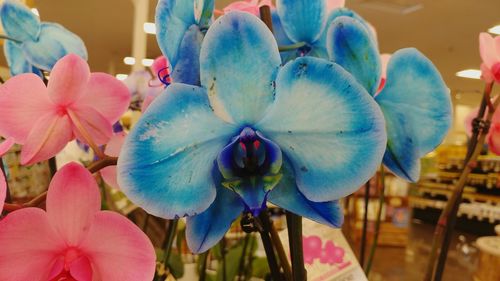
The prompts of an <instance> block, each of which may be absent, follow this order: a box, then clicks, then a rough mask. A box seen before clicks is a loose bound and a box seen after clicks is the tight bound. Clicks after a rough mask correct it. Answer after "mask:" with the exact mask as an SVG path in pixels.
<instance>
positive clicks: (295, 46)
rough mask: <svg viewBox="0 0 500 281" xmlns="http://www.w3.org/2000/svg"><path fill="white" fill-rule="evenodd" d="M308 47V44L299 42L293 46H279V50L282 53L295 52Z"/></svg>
mask: <svg viewBox="0 0 500 281" xmlns="http://www.w3.org/2000/svg"><path fill="white" fill-rule="evenodd" d="M305 45H306V42H297V43H295V44H292V45H284V46H278V50H279V51H280V52H286V51H293V50H296V49H299V48H302V47H304V46H305Z"/></svg>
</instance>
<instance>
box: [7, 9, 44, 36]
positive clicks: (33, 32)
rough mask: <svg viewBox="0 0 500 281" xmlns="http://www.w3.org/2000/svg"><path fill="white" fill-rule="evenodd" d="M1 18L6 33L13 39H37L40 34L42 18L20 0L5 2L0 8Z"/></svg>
mask: <svg viewBox="0 0 500 281" xmlns="http://www.w3.org/2000/svg"><path fill="white" fill-rule="evenodd" d="M0 20H1V21H2V26H3V29H4V30H5V33H7V35H8V36H9V37H11V38H13V39H16V40H19V41H27V40H37V38H38V35H39V34H40V19H39V18H38V17H37V16H36V15H35V14H33V13H32V12H31V11H30V10H29V9H28V7H26V6H24V5H23V4H21V3H19V2H18V1H15V0H5V1H4V2H3V5H2V7H1V8H0Z"/></svg>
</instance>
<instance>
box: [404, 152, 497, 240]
mask: <svg viewBox="0 0 500 281" xmlns="http://www.w3.org/2000/svg"><path fill="white" fill-rule="evenodd" d="M465 153H466V148H465V146H441V147H439V148H438V149H437V150H436V151H435V152H434V153H432V154H431V155H428V157H426V158H425V159H424V160H423V167H424V169H423V173H422V177H421V179H420V181H419V182H418V183H416V184H413V185H411V188H410V197H409V203H410V206H411V208H412V209H413V217H414V218H416V219H419V220H422V221H426V222H431V223H436V222H437V220H438V218H439V215H440V213H441V210H442V209H443V208H444V207H445V205H446V202H447V200H448V199H449V198H450V196H451V194H452V191H453V189H454V188H455V183H456V182H457V181H458V178H459V176H460V171H461V170H462V169H463V167H464V158H465ZM432 167H435V168H432ZM498 223H500V157H499V156H496V155H491V154H488V153H487V151H486V150H485V151H483V153H482V155H481V156H479V158H478V160H477V161H476V163H474V166H473V169H472V172H471V174H470V175H469V177H468V179H467V183H466V187H465V189H464V194H463V199H462V203H461V204H460V207H459V210H458V220H457V228H458V229H460V230H463V231H466V232H470V233H473V234H477V235H493V234H494V233H495V232H494V227H495V225H496V224H498Z"/></svg>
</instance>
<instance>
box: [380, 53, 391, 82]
mask: <svg viewBox="0 0 500 281" xmlns="http://www.w3.org/2000/svg"><path fill="white" fill-rule="evenodd" d="M390 59H391V55H390V54H381V55H380V60H381V62H382V78H387V65H388V64H389V60H390Z"/></svg>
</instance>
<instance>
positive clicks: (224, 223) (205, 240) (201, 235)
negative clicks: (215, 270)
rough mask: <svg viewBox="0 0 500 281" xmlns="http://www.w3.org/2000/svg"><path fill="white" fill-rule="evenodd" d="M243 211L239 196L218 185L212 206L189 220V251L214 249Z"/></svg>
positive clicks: (187, 222)
mask: <svg viewBox="0 0 500 281" xmlns="http://www.w3.org/2000/svg"><path fill="white" fill-rule="evenodd" d="M213 174H214V178H215V181H216V182H217V183H220V176H217V173H215V172H214V173H213ZM243 210H244V205H243V203H242V202H241V199H240V198H239V197H238V195H236V193H234V192H232V191H231V190H229V189H227V188H223V187H221V186H220V184H217V196H216V197H215V201H214V202H213V203H212V205H210V207H209V208H208V209H207V210H206V211H204V212H203V213H201V214H199V215H196V216H193V217H188V218H187V221H186V224H187V225H186V240H187V244H188V247H189V249H191V251H192V252H193V253H195V254H196V253H202V252H205V251H207V250H208V249H210V248H212V247H213V246H214V245H215V244H217V242H219V240H221V239H222V237H223V236H224V234H226V232H227V230H228V229H229V227H230V226H231V223H232V222H233V221H234V220H235V219H236V218H238V216H239V215H240V214H241V212H243Z"/></svg>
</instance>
